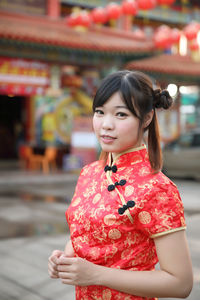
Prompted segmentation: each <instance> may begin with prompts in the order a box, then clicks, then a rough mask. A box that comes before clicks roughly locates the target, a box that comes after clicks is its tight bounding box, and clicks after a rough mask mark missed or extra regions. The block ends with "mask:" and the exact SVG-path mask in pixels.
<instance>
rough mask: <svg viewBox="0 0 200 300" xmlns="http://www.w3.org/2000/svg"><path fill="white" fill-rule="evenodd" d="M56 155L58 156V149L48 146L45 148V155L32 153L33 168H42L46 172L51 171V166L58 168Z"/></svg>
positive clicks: (31, 163)
mask: <svg viewBox="0 0 200 300" xmlns="http://www.w3.org/2000/svg"><path fill="white" fill-rule="evenodd" d="M56 156H57V149H56V148H54V147H47V148H46V149H45V153H44V155H40V154H32V155H31V157H30V165H31V167H32V168H33V169H40V168H41V167H42V170H43V172H44V173H49V171H50V168H52V169H54V170H56V169H57V166H56Z"/></svg>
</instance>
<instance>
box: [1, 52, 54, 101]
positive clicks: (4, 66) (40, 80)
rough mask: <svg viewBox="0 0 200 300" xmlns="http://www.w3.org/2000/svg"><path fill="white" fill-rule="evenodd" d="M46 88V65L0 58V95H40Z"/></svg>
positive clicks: (47, 74) (47, 71) (47, 78)
mask: <svg viewBox="0 0 200 300" xmlns="http://www.w3.org/2000/svg"><path fill="white" fill-rule="evenodd" d="M48 86H49V65H48V64H46V63H43V62H40V61H33V60H24V59H18V58H16V59H12V58H0V94H13V95H36V94H38V95H42V94H44V92H45V90H46V88H47V87H48Z"/></svg>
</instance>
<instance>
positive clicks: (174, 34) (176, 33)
mask: <svg viewBox="0 0 200 300" xmlns="http://www.w3.org/2000/svg"><path fill="white" fill-rule="evenodd" d="M180 38H181V30H180V29H178V28H173V29H171V41H172V44H175V43H176V44H177V43H178V42H179V41H180Z"/></svg>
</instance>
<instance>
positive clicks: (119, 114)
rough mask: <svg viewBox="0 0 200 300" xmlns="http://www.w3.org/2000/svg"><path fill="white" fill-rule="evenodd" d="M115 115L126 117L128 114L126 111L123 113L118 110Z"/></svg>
mask: <svg viewBox="0 0 200 300" xmlns="http://www.w3.org/2000/svg"><path fill="white" fill-rule="evenodd" d="M117 116H118V117H127V116H128V115H127V114H126V113H124V112H118V113H117Z"/></svg>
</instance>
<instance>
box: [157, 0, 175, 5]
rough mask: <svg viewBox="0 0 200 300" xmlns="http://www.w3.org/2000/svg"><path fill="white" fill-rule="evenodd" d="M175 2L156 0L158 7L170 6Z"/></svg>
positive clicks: (173, 0) (171, 0)
mask: <svg viewBox="0 0 200 300" xmlns="http://www.w3.org/2000/svg"><path fill="white" fill-rule="evenodd" d="M175 1H176V0H157V2H158V4H159V5H172V4H173V3H174V2H175Z"/></svg>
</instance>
